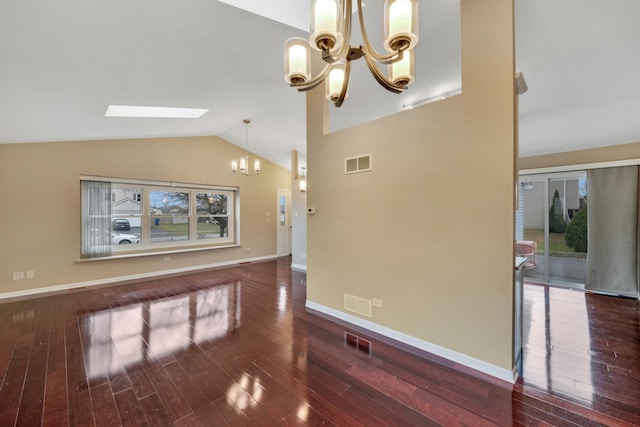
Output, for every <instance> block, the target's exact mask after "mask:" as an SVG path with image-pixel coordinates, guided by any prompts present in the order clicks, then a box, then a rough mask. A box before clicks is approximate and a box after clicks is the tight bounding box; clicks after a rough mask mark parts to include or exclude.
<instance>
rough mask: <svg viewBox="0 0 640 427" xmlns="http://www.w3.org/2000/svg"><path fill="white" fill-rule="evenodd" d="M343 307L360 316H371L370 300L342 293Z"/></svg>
mask: <svg viewBox="0 0 640 427" xmlns="http://www.w3.org/2000/svg"><path fill="white" fill-rule="evenodd" d="M344 309H345V310H347V311H351V312H353V313H357V314H359V315H361V316H366V317H371V300H368V299H364V298H360V297H356V296H354V295H349V294H344Z"/></svg>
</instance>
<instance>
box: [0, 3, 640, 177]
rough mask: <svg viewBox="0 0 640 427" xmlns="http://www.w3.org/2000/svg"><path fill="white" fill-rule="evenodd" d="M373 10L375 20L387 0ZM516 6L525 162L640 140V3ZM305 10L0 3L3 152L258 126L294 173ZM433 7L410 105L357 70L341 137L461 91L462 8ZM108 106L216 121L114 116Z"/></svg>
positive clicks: (300, 125)
mask: <svg viewBox="0 0 640 427" xmlns="http://www.w3.org/2000/svg"><path fill="white" fill-rule="evenodd" d="M463 1H468V0H463ZM365 3H366V6H365V8H364V9H363V11H364V12H365V16H367V20H368V22H370V21H375V20H376V19H377V16H376V14H377V13H378V10H380V9H381V5H382V0H367V1H365ZM515 5H516V58H517V65H516V68H517V70H518V71H522V72H523V73H524V75H525V78H526V80H527V83H528V86H529V91H528V92H527V93H526V94H524V95H522V96H521V97H520V113H521V114H520V153H521V155H522V156H530V155H537V154H543V153H550V152H559V151H567V150H574V149H579V148H587V147H596V146H605V145H614V144H622V143H628V142H637V141H640V120H638V118H639V117H640V81H638V79H637V78H635V77H636V76H637V75H639V71H640V55H639V54H638V52H640V25H637V18H638V17H639V16H640V2H638V1H637V0H616V1H615V2H611V1H608V2H607V1H605V0H563V1H557V0H515ZM236 6H237V7H236ZM308 10H309V6H308V4H307V2H306V1H302V0H271V1H269V2H264V1H259V0H225V1H224V2H222V1H215V0H181V1H175V0H154V1H148V0H146V1H145V0H134V1H131V0H110V1H108V2H98V1H87V0H57V1H56V2H51V1H48V0H0V143H23V142H24V143H28V142H48V141H68V140H94V139H120V138H146V137H167V136H190V135H219V136H221V137H222V138H225V139H227V140H229V141H231V142H233V143H235V144H238V145H240V146H242V147H244V146H245V144H246V142H247V141H246V138H245V127H244V124H243V123H242V120H243V119H244V118H250V119H251V120H252V124H251V125H250V130H249V148H250V150H251V151H254V152H255V153H257V154H259V155H261V156H263V157H265V158H267V159H269V160H272V161H274V162H275V163H277V164H280V165H281V166H283V167H287V168H288V167H289V153H290V150H291V149H297V150H298V151H299V152H301V154H302V156H303V157H304V153H305V138H306V133H305V132H306V130H305V100H304V95H303V94H300V93H298V92H297V91H295V90H293V89H291V88H289V87H288V85H287V84H286V83H285V82H284V80H283V77H282V68H283V58H282V54H283V52H282V50H283V47H282V46H283V43H284V41H285V40H286V39H288V38H290V37H293V36H299V37H307V33H306V31H304V29H305V28H307V27H308V23H307V21H308V18H307V17H308ZM420 10H421V23H420V31H421V34H420V36H421V41H420V44H419V48H420V49H421V51H420V52H419V53H420V55H419V56H420V61H422V62H419V63H418V66H417V73H418V78H417V81H416V83H415V84H414V85H412V86H411V87H410V88H409V90H408V91H407V93H406V94H403V95H402V96H400V97H398V96H397V95H393V94H389V93H387V92H385V91H384V90H383V89H381V88H379V87H377V85H376V83H375V82H374V81H373V79H372V78H371V77H370V76H369V75H368V72H367V71H366V69H365V67H364V64H355V65H354V75H353V77H352V79H353V82H352V86H351V87H350V97H349V99H348V100H347V101H346V102H345V104H344V106H343V107H342V108H341V109H337V110H332V112H331V122H332V128H334V129H336V128H341V127H348V126H351V125H353V124H354V123H358V122H362V121H366V120H370V119H372V118H375V117H378V116H380V115H383V114H389V113H391V112H394V111H399V110H400V109H401V108H402V105H403V104H406V103H409V102H415V101H420V100H423V99H427V98H431V97H433V96H437V95H439V94H441V93H443V92H448V91H451V90H456V89H458V88H459V87H460V52H459V18H458V12H459V3H458V2H456V1H454V0H420ZM369 27H371V28H372V30H371V31H373V28H374V27H375V28H377V27H379V25H378V23H377V22H371V24H370V26H369ZM369 27H368V28H369ZM370 36H371V38H372V39H375V37H376V36H375V34H370ZM358 62H362V61H358ZM360 75H361V76H360ZM361 85H362V86H361ZM463 89H464V88H463ZM109 104H125V105H147V106H168V107H192V108H208V109H210V111H209V112H208V113H207V114H205V115H204V116H203V117H202V118H200V119H131V118H107V117H104V113H105V110H106V108H107V106H108V105H109Z"/></svg>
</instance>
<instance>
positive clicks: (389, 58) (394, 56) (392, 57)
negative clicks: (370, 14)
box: [348, 0, 406, 64]
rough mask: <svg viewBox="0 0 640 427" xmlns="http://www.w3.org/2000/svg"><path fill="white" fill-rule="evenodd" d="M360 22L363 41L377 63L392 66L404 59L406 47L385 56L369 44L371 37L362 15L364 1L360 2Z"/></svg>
mask: <svg viewBox="0 0 640 427" xmlns="http://www.w3.org/2000/svg"><path fill="white" fill-rule="evenodd" d="M348 1H349V2H350V1H351V0H348ZM358 20H359V21H360V33H362V41H363V43H364V46H365V48H366V51H367V55H370V56H371V57H372V58H373V59H374V60H375V61H376V62H380V63H383V64H391V63H393V62H396V61H398V60H400V59H402V51H403V50H404V49H405V48H406V47H401V48H400V49H398V50H396V51H395V52H391V53H388V54H386V55H383V54H381V53H378V51H377V50H375V49H374V48H373V46H371V43H370V42H369V37H368V36H367V29H366V28H365V25H364V15H363V13H362V0H358Z"/></svg>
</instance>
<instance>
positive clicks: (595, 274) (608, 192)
mask: <svg viewBox="0 0 640 427" xmlns="http://www.w3.org/2000/svg"><path fill="white" fill-rule="evenodd" d="M587 185H588V187H589V190H588V196H587V197H588V199H587V207H588V210H587V220H588V227H587V229H588V231H587V234H588V242H589V243H588V244H589V247H588V251H587V274H586V278H585V288H586V289H589V290H594V291H600V292H606V293H613V294H618V295H624V296H633V297H636V296H638V276H639V273H638V166H625V167H617V168H604V169H593V170H589V171H587Z"/></svg>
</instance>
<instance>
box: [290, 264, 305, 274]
mask: <svg viewBox="0 0 640 427" xmlns="http://www.w3.org/2000/svg"><path fill="white" fill-rule="evenodd" d="M291 269H292V270H296V271H302V272H305V273H306V272H307V266H306V265H302V264H294V263H292V264H291Z"/></svg>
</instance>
